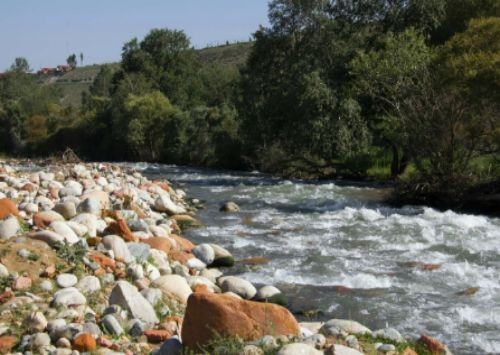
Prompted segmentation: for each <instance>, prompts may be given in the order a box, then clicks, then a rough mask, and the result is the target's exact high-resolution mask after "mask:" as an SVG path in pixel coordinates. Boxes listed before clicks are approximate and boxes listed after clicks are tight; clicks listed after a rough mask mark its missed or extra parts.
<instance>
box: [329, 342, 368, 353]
mask: <svg viewBox="0 0 500 355" xmlns="http://www.w3.org/2000/svg"><path fill="white" fill-rule="evenodd" d="M334 348H335V352H334V354H335V355H364V354H363V353H362V352H360V351H358V350H356V349H351V348H349V347H347V346H344V345H340V344H335V345H334Z"/></svg>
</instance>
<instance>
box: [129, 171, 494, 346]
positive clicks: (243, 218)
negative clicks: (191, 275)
mask: <svg viewBox="0 0 500 355" xmlns="http://www.w3.org/2000/svg"><path fill="white" fill-rule="evenodd" d="M134 166H135V167H136V168H141V169H145V171H144V172H145V173H146V174H147V175H150V176H152V177H165V178H168V179H170V180H172V181H173V182H174V183H180V184H181V185H183V188H184V189H185V190H187V192H188V195H189V197H191V198H198V199H201V200H203V201H205V206H206V208H205V209H204V210H200V211H199V213H198V218H199V219H201V221H202V222H203V223H204V224H205V227H202V228H199V229H193V230H190V231H189V236H190V237H191V238H193V239H194V240H195V241H197V242H212V241H213V242H215V243H218V244H221V245H223V246H225V247H227V248H228V249H229V250H230V251H231V252H233V253H234V255H235V256H236V258H248V257H254V256H262V257H266V258H269V259H270V260H271V261H270V262H269V263H268V264H266V265H262V266H260V267H244V266H242V265H240V267H239V268H237V270H239V271H241V272H242V273H243V274H242V277H244V278H246V279H248V280H249V281H251V282H254V283H256V284H273V285H276V286H277V287H279V288H282V289H283V291H284V292H285V294H287V296H288V297H289V299H290V307H291V309H292V311H295V312H300V311H305V310H309V309H316V310H318V311H319V316H320V317H322V319H327V318H333V317H337V318H350V319H354V320H357V321H359V322H361V323H363V324H365V325H367V326H369V327H371V328H372V329H378V328H382V327H385V326H386V325H388V326H391V327H394V328H396V329H398V330H399V331H400V332H401V333H403V334H404V335H406V336H409V337H418V336H419V335H420V334H423V333H425V334H428V335H430V336H433V337H436V338H439V339H440V340H442V341H443V342H445V343H446V344H448V345H449V347H450V348H451V350H452V351H453V352H454V353H455V354H482V353H500V273H499V271H500V220H499V219H495V218H489V217H485V216H473V215H465V214H459V213H455V212H451V211H448V212H439V211H437V210H434V209H432V208H421V207H411V206H408V207H405V208H392V207H389V206H386V205H384V204H383V203H381V202H380V201H381V195H382V193H381V190H379V189H376V188H370V187H360V186H358V187H356V186H347V185H342V186H341V185H339V184H337V183H335V182H328V183H323V182H322V183H304V182H300V181H293V182H292V181H287V180H282V179H276V178H270V177H268V176H265V175H261V174H257V173H256V174H242V173H229V172H220V171H207V170H197V169H189V168H182V167H174V166H165V165H134ZM228 200H232V201H235V202H236V203H237V204H238V205H240V207H241V209H242V212H240V213H236V214H225V213H221V212H219V211H218V208H219V206H220V204H221V203H222V202H224V201H228ZM428 264H432V265H428ZM426 269H427V270H426ZM429 269H433V270H429ZM336 286H345V287H348V288H350V289H352V290H346V289H341V288H339V287H336ZM470 288H479V289H478V291H477V292H476V293H475V294H471V295H470V294H469V295H464V294H462V295H460V292H463V291H465V290H467V289H470Z"/></svg>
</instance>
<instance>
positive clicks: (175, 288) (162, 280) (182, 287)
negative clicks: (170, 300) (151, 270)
mask: <svg viewBox="0 0 500 355" xmlns="http://www.w3.org/2000/svg"><path fill="white" fill-rule="evenodd" d="M152 286H154V287H156V288H159V289H160V290H161V291H162V293H164V294H166V295H167V296H168V295H173V296H175V298H177V299H178V300H179V301H181V302H182V303H186V302H187V299H188V297H189V295H191V293H193V291H191V288H190V287H189V285H188V283H187V281H186V279H185V278H183V277H181V276H179V275H165V276H162V277H159V278H157V279H156V280H154V281H153V282H152Z"/></svg>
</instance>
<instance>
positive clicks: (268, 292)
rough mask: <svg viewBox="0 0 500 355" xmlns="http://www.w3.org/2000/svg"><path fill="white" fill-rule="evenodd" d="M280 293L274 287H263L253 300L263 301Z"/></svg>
mask: <svg viewBox="0 0 500 355" xmlns="http://www.w3.org/2000/svg"><path fill="white" fill-rule="evenodd" d="M280 293H281V291H280V290H278V289H277V288H276V287H274V286H263V287H261V288H260V289H259V291H258V292H257V295H256V296H255V298H256V299H258V300H259V301H265V300H267V299H269V298H271V297H273V296H276V295H279V294H280Z"/></svg>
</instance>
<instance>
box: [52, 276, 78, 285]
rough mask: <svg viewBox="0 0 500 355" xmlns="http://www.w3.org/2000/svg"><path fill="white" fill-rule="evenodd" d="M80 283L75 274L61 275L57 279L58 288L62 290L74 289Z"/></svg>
mask: <svg viewBox="0 0 500 355" xmlns="http://www.w3.org/2000/svg"><path fill="white" fill-rule="evenodd" d="M77 282H78V278H77V277H76V276H75V275H73V274H60V275H57V277H56V283H57V286H59V287H61V288H67V287H73V286H75V285H76V283H77Z"/></svg>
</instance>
